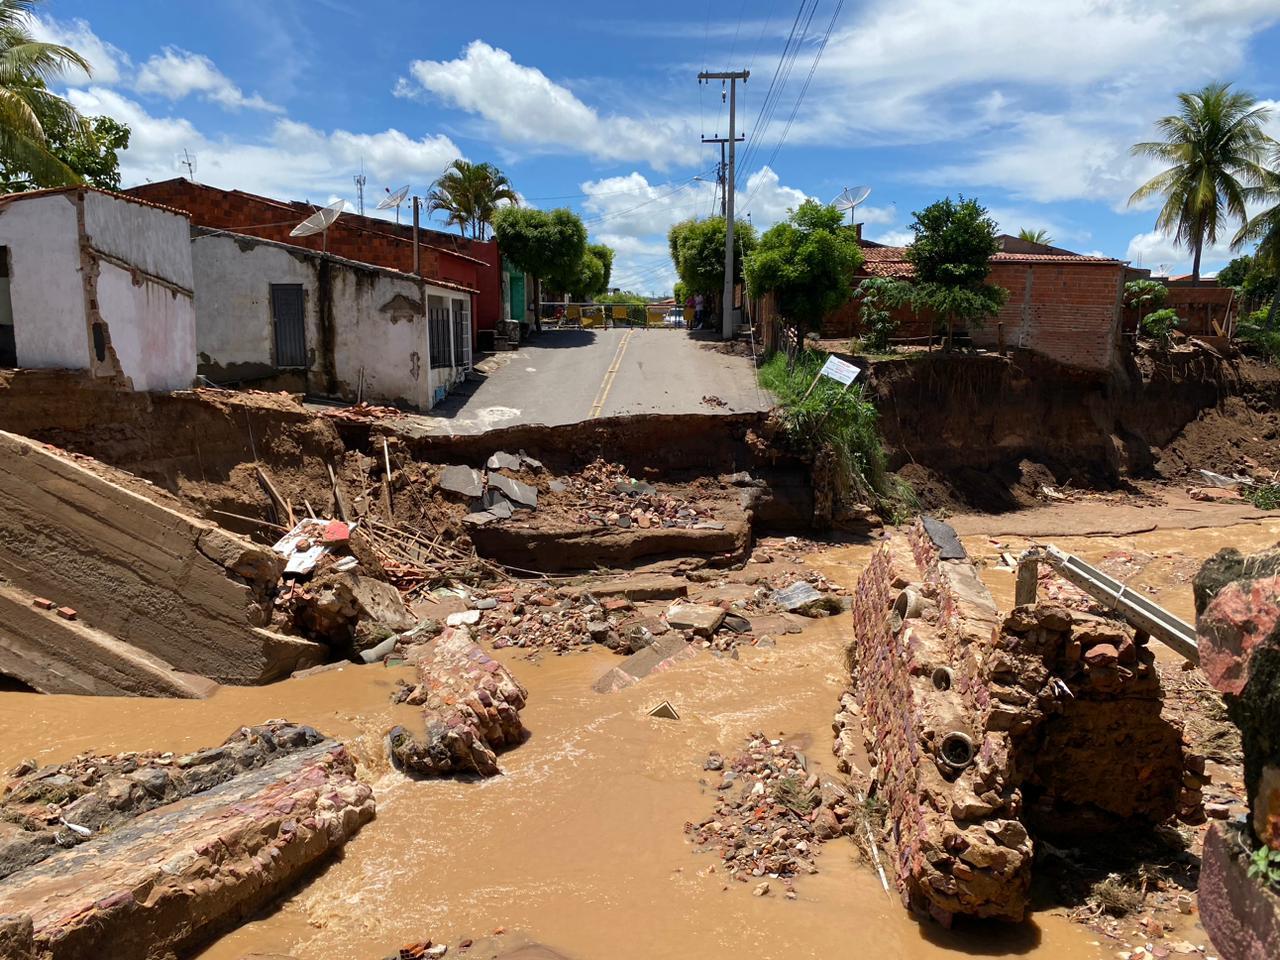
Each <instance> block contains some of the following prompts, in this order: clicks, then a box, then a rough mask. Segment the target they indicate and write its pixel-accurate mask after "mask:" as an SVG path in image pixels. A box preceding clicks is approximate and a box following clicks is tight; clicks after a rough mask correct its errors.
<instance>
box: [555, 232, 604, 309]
mask: <svg viewBox="0 0 1280 960" xmlns="http://www.w3.org/2000/svg"><path fill="white" fill-rule="evenodd" d="M612 274H613V249H612V248H610V247H607V246H605V245H604V244H603V243H590V244H587V248H586V250H585V251H583V254H582V258H581V259H580V260H579V261H578V262H577V264H576V265H575V266H574V268H573V269H572V270H570V271H569V273H568V275H566V276H563V277H555V278H552V279H551V282H552V283H553V284H554V285H555V286H557V287H560V288H561V289H563V290H564V292H565V293H567V294H569V299H571V300H577V301H585V300H592V299H594V298H596V297H599V296H600V295H601V294H603V293H604V292H605V291H606V290H608V289H609V278H610V277H611V275H612Z"/></svg>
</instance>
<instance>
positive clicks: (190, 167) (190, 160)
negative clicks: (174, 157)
mask: <svg viewBox="0 0 1280 960" xmlns="http://www.w3.org/2000/svg"><path fill="white" fill-rule="evenodd" d="M178 163H180V164H181V165H182V166H184V167H186V168H187V179H188V180H195V178H196V158H195V157H193V156H192V155H191V154H190V153H189V152H188V151H187V149H186V147H183V148H182V159H181V160H179V161H178Z"/></svg>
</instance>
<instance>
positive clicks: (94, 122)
mask: <svg viewBox="0 0 1280 960" xmlns="http://www.w3.org/2000/svg"><path fill="white" fill-rule="evenodd" d="M85 119H86V122H87V124H88V128H89V129H88V132H86V131H85V129H84V128H83V127H81V126H80V125H79V124H75V125H68V124H66V123H64V122H62V121H61V120H60V119H57V118H55V119H53V120H50V121H49V122H47V123H45V125H44V130H45V136H46V138H47V140H46V142H47V144H48V148H49V152H50V153H52V154H53V155H54V156H55V157H57V158H58V159H59V160H61V161H62V162H63V163H65V164H66V165H67V167H69V168H70V169H71V171H72V172H73V173H75V174H76V176H78V177H79V178H80V180H81V181H82V182H84V183H87V184H89V186H91V187H101V188H103V189H104V190H118V189H120V151H121V150H124V149H127V148H128V146H129V135H130V130H129V128H128V127H127V126H125V125H124V124H123V123H120V122H118V121H116V120H114V119H113V118H111V117H87V118H85ZM40 187H41V183H40V182H39V181H38V180H37V179H36V177H35V175H34V174H33V173H32V172H31V171H30V170H20V169H18V168H17V167H16V166H13V165H9V164H2V163H0V192H4V193H19V192H21V191H24V190H37V189H39V188H40Z"/></svg>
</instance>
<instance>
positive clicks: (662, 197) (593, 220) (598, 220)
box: [582, 170, 711, 226]
mask: <svg viewBox="0 0 1280 960" xmlns="http://www.w3.org/2000/svg"><path fill="white" fill-rule="evenodd" d="M710 172H711V171H709V170H704V171H703V172H702V173H699V174H697V175H696V176H692V177H690V178H689V179H688V180H686V181H684V182H683V183H682V184H680V186H678V187H676V188H675V189H674V190H672V191H671V192H670V193H664V194H660V195H658V196H656V197H650V198H649V199H648V200H646V201H644V202H643V203H637V204H636V205H635V206H634V207H628V208H627V209H626V210H617V211H615V212H613V213H607V214H604V215H602V216H599V217H592V218H591V219H589V220H583V221H582V222H583V224H584V225H586V226H591V225H592V224H596V223H604V222H606V221H608V220H614V219H616V218H618V217H624V216H626V215H627V214H628V213H633V212H635V211H636V210H639V209H640V208H641V207H647V206H648V205H649V204H651V203H657V202H658V201H659V200H665V199H667V198H668V197H674V196H675V195H676V194H677V193H679V192H680V191H681V190H684V189H687V188H688V186H689V184H691V183H693V181H694V180H696V179H697V178H698V177H700V176H702V174H703V173H710Z"/></svg>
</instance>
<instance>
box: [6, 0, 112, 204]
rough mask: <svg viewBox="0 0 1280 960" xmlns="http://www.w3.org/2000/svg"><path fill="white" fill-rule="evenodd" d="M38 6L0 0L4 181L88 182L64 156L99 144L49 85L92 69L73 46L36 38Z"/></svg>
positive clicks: (33, 0)
mask: <svg viewBox="0 0 1280 960" xmlns="http://www.w3.org/2000/svg"><path fill="white" fill-rule="evenodd" d="M37 2H38V0H0V178H2V179H3V180H4V181H6V182H12V183H15V184H18V185H19V186H20V188H22V189H34V188H36V187H60V186H66V185H68V184H75V183H81V182H83V179H84V177H83V175H82V174H81V173H79V172H77V170H76V169H74V168H73V166H72V165H71V164H69V163H68V158H67V157H66V155H65V154H66V152H67V149H68V147H69V146H71V147H77V145H79V147H83V146H85V145H91V144H93V142H94V128H93V126H92V125H91V124H90V123H89V122H88V121H87V120H85V118H84V117H82V116H80V114H79V113H78V112H77V111H76V109H75V108H74V107H73V106H71V104H69V103H68V102H67V101H66V100H64V99H62V98H61V97H59V96H56V95H54V94H52V93H50V92H49V89H48V86H47V84H48V83H50V82H52V81H54V80H56V79H57V78H58V77H60V76H61V75H62V74H64V73H66V72H67V71H69V70H77V69H78V70H83V71H84V72H85V73H86V74H87V73H89V72H90V68H89V64H88V62H87V61H86V60H85V59H84V57H82V56H81V55H80V54H78V53H76V52H75V51H74V50H72V49H70V48H68V47H63V46H59V45H58V44H54V43H41V42H39V41H37V40H36V39H35V37H34V36H33V35H32V33H31V25H32V20H31V17H32V12H33V10H34V8H35V6H36V4H37ZM79 147H77V148H79ZM90 152H91V151H90Z"/></svg>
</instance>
